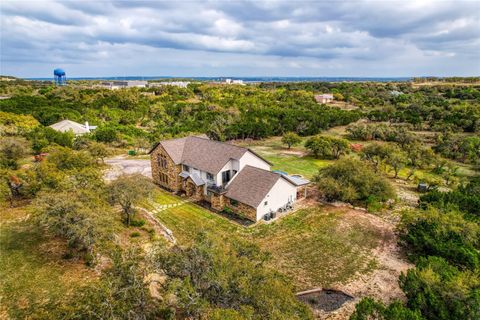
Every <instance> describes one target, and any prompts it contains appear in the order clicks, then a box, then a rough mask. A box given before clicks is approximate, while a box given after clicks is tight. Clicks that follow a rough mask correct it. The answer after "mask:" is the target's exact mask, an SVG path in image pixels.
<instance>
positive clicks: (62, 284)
mask: <svg viewBox="0 0 480 320" xmlns="http://www.w3.org/2000/svg"><path fill="white" fill-rule="evenodd" d="M1 210H2V214H1V217H2V219H1V220H2V225H1V226H0V279H1V280H0V296H1V302H0V305H1V306H3V307H0V318H3V316H5V318H11V319H27V318H30V319H34V318H37V319H38V318H42V317H45V316H47V318H48V314H47V312H48V310H49V308H51V307H52V306H53V305H55V304H58V303H62V302H64V301H65V297H67V296H68V293H69V292H71V291H72V290H74V289H76V288H77V287H79V286H81V285H83V284H85V283H86V282H87V281H91V279H93V278H94V277H95V275H94V273H93V271H91V270H89V269H87V268H86V267H85V265H84V264H83V263H81V262H76V261H74V260H64V259H62V254H63V252H64V249H65V242H64V241H60V240H58V239H53V238H48V237H46V236H45V235H44V233H43V232H42V230H40V229H39V228H38V227H37V226H36V225H35V224H34V223H33V222H32V221H31V219H30V220H26V221H23V220H18V218H21V217H22V216H25V215H26V212H25V211H22V210H18V209H17V210H12V209H7V208H1ZM7 306H8V310H7V309H6V307H7ZM3 308H5V309H3ZM7 314H8V316H6V315H7Z"/></svg>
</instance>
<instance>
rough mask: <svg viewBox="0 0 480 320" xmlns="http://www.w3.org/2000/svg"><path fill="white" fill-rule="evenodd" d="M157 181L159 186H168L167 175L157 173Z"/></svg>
mask: <svg viewBox="0 0 480 320" xmlns="http://www.w3.org/2000/svg"><path fill="white" fill-rule="evenodd" d="M158 178H159V180H160V183H161V184H164V185H168V175H167V174H166V173H163V172H160V173H159V177H158Z"/></svg>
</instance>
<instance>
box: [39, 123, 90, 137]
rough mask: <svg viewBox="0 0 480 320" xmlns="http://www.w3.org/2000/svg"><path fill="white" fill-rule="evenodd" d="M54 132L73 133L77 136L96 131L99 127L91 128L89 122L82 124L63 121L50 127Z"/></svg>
mask: <svg viewBox="0 0 480 320" xmlns="http://www.w3.org/2000/svg"><path fill="white" fill-rule="evenodd" d="M49 127H50V128H52V129H53V130H56V131H60V132H68V131H72V132H73V134H75V135H76V136H78V135H82V134H85V133H90V132H91V131H92V130H95V129H96V128H97V126H91V125H89V124H88V121H85V124H80V123H78V122H75V121H71V120H62V121H60V122H57V123H54V124H52V125H50V126H49Z"/></svg>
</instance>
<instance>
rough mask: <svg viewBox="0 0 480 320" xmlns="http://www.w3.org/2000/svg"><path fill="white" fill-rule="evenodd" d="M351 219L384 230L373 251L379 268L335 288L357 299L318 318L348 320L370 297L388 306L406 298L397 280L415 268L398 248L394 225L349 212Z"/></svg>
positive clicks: (371, 215) (371, 216) (359, 212)
mask: <svg viewBox="0 0 480 320" xmlns="http://www.w3.org/2000/svg"><path fill="white" fill-rule="evenodd" d="M348 215H350V218H351V219H358V216H361V219H360V220H365V221H368V223H371V224H373V225H375V226H377V227H378V228H379V229H381V230H382V234H383V236H382V240H381V242H380V244H379V245H378V246H377V247H376V248H375V249H373V250H372V252H371V255H372V257H374V258H375V261H376V264H377V266H376V267H375V268H374V270H373V271H372V272H368V273H362V274H358V275H357V277H356V278H355V279H354V280H353V281H350V282H348V283H345V284H339V285H337V286H336V287H335V289H338V290H341V291H343V292H345V293H347V294H348V295H351V296H353V297H355V299H354V300H352V301H349V302H346V303H345V304H344V305H343V306H342V307H341V308H339V309H338V310H336V311H333V312H331V313H327V312H320V313H319V312H316V315H317V317H318V318H319V319H347V318H348V317H349V316H350V314H351V313H352V312H353V311H354V309H355V304H356V303H357V302H358V301H359V300H360V299H361V298H363V297H366V296H370V297H374V298H376V299H379V300H381V301H383V302H385V303H389V302H391V301H392V300H394V299H400V300H403V299H405V296H404V294H403V292H402V290H401V289H400V287H399V284H398V277H399V276H400V274H401V273H402V272H406V271H407V270H408V269H409V268H413V267H414V265H413V264H410V263H408V262H407V261H406V258H405V257H404V256H403V254H402V253H401V250H400V248H399V246H398V238H397V235H396V234H395V232H394V229H395V226H394V225H393V224H392V223H391V222H388V221H385V220H384V219H382V218H381V217H378V216H375V215H373V214H369V213H366V212H362V211H357V210H349V211H348Z"/></svg>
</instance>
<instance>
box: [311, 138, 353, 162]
mask: <svg viewBox="0 0 480 320" xmlns="http://www.w3.org/2000/svg"><path fill="white" fill-rule="evenodd" d="M305 147H306V148H307V149H309V150H310V151H311V152H312V153H313V155H314V156H315V157H316V158H319V157H321V158H334V159H339V158H340V156H341V155H344V154H346V153H348V151H349V144H348V141H347V140H345V139H341V138H334V137H328V136H314V137H311V138H309V139H308V140H307V141H306V142H305Z"/></svg>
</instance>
